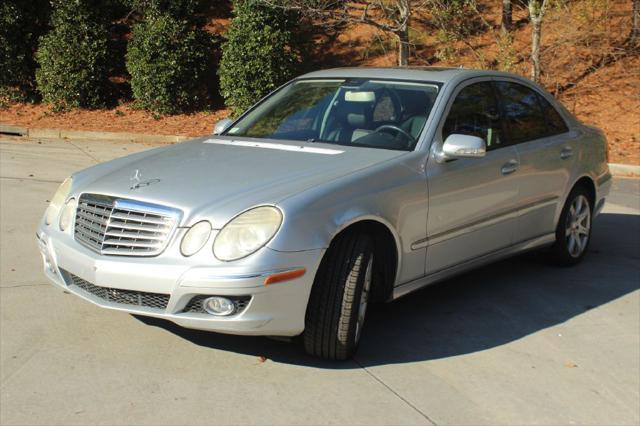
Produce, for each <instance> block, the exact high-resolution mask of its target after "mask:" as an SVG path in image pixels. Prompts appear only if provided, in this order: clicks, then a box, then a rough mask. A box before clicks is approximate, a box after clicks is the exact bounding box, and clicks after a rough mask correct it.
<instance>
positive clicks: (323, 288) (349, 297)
mask: <svg viewBox="0 0 640 426" xmlns="http://www.w3.org/2000/svg"><path fill="white" fill-rule="evenodd" d="M373 251H374V245H373V239H372V238H371V237H370V236H368V235H366V234H359V233H355V232H348V233H346V234H344V235H339V236H338V237H337V238H336V239H335V240H334V241H333V242H332V243H331V246H330V247H329V249H328V250H327V253H326V254H325V255H324V257H323V259H322V262H321V263H320V267H319V269H318V272H317V274H316V277H315V280H314V283H313V288H312V289H311V296H310V298H309V304H308V306H307V314H306V317H305V331H304V334H303V339H304V347H305V350H306V351H307V353H309V354H310V355H314V356H317V357H320V358H324V359H330V360H345V359H348V358H350V357H351V356H352V355H353V353H354V352H355V351H356V349H357V347H358V343H359V341H360V336H361V335H362V328H363V326H364V320H365V317H366V313H367V307H368V305H369V295H370V293H371V283H372V277H373Z"/></svg>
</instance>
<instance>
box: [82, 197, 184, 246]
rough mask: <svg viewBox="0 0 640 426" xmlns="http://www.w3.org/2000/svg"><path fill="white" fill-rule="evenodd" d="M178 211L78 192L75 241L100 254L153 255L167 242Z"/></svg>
mask: <svg viewBox="0 0 640 426" xmlns="http://www.w3.org/2000/svg"><path fill="white" fill-rule="evenodd" d="M179 218H180V211H179V210H176V209H173V208H169V207H164V206H159V205H156V204H150V203H143V202H140V201H134V200H127V199H121V198H115V197H109V196H106V195H97V194H82V195H81V196H80V199H79V201H78V208H77V210H76V221H75V231H74V234H75V238H76V241H78V242H79V243H81V244H83V245H84V246H86V247H88V248H90V249H92V250H93V251H96V252H98V253H101V254H107V255H117V256H155V255H157V254H159V253H160V252H162V250H164V248H165V247H166V245H167V243H168V242H169V238H170V237H171V234H172V233H173V231H174V229H175V228H176V225H177V224H178V220H179Z"/></svg>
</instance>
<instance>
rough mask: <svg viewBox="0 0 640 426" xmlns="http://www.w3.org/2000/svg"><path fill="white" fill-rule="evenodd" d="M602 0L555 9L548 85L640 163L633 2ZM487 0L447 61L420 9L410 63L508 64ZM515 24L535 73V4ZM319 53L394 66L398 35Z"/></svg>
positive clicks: (94, 121)
mask: <svg viewBox="0 0 640 426" xmlns="http://www.w3.org/2000/svg"><path fill="white" fill-rule="evenodd" d="M602 2H605V3H607V4H608V5H609V8H608V9H605V10H606V12H602V11H601V10H602V8H598V5H597V4H600V3H602ZM592 3H593V4H592ZM596 3H597V4H596ZM600 3H598V2H595V3H594V2H590V1H584V2H575V3H568V4H569V5H570V7H564V8H561V9H551V10H549V11H548V12H547V14H546V15H545V22H544V24H543V25H544V26H543V32H542V46H543V49H542V51H541V56H542V63H543V74H542V84H543V85H544V86H545V87H546V88H547V89H548V90H549V91H550V92H552V93H554V94H556V95H557V97H558V98H559V99H560V100H561V101H562V102H563V103H564V104H565V105H566V106H567V108H568V109H569V110H571V111H573V112H574V113H575V114H576V115H577V117H578V118H579V119H580V120H582V121H583V122H585V123H588V124H593V125H595V126H598V127H600V128H602V129H604V130H605V132H606V134H607V138H608V141H609V148H610V161H611V162H615V163H627V164H640V113H639V112H638V111H640V56H639V54H638V51H637V50H636V52H631V53H630V54H628V55H626V56H625V55H620V54H619V52H621V49H622V47H623V46H624V42H625V38H626V36H627V35H628V34H629V28H630V16H631V10H630V9H631V2H629V1H622V0H601V1H600ZM478 4H479V8H480V10H481V12H482V17H483V18H484V19H485V20H486V22H487V23H488V24H489V25H490V26H492V27H493V28H494V29H493V30H486V29H485V30H484V31H479V32H478V34H476V35H473V36H471V37H469V38H468V39H467V43H461V42H457V43H453V42H452V43H448V44H447V46H449V47H452V48H453V51H454V54H453V55H451V56H450V57H449V58H447V59H439V56H438V55H437V54H436V53H437V50H438V48H442V46H443V44H442V43H441V42H439V41H438V40H437V39H436V30H435V29H433V28H429V27H428V16H425V17H424V18H426V19H422V18H423V17H422V16H416V19H414V20H413V23H412V39H413V41H414V43H415V46H413V48H412V57H411V64H412V65H433V66H459V65H463V66H465V67H469V68H499V67H500V66H499V63H498V62H497V58H498V47H497V44H496V40H497V36H498V28H499V20H500V2H495V1H489V0H484V1H483V0H481V1H479V2H478ZM602 13H606V14H607V15H606V16H604V19H596V20H594V16H599V15H598V14H602ZM600 16H601V15H600ZM227 18H228V11H225V13H223V14H220V16H214V15H212V16H211V21H210V23H209V24H208V25H207V28H208V29H209V30H210V31H211V32H215V33H218V34H220V33H222V32H224V30H225V28H226V26H227V25H228V19H227ZM514 22H515V27H516V29H515V30H514V31H513V44H512V52H513V64H512V66H511V67H510V69H509V70H510V71H511V72H515V73H518V74H522V75H528V74H529V49H530V47H529V46H530V37H531V32H530V25H529V23H528V20H527V11H526V9H524V8H520V9H516V10H514ZM594 22H595V24H594ZM316 51H317V54H316V56H317V57H318V59H319V60H320V63H321V64H320V65H318V67H321V68H326V67H332V66H392V65H395V42H394V40H393V39H390V38H389V37H388V36H386V35H385V34H382V33H380V32H379V31H378V30H376V29H373V28H372V27H370V26H367V25H352V26H350V27H348V28H346V29H344V30H343V31H342V32H340V33H339V34H337V35H336V36H334V37H331V36H327V35H319V36H317V37H316ZM612 52H613V54H614V57H613V60H610V59H611V58H610V56H612ZM440 57H441V55H440ZM603 58H604V59H607V58H608V59H607V60H606V61H603ZM227 115H228V111H227V110H225V109H219V110H215V111H209V112H199V113H194V114H185V115H175V116H166V117H160V118H157V117H154V116H153V115H152V114H150V113H146V112H144V111H140V110H136V109H133V108H132V107H131V103H127V102H125V103H123V104H122V105H120V106H119V107H117V108H115V109H110V110H94V111H83V110H79V111H71V112H65V113H53V112H51V111H50V109H49V107H47V106H46V105H42V104H40V105H32V104H10V105H8V106H7V107H5V108H0V123H3V124H14V125H19V126H25V127H39V128H65V129H73V130H98V131H99V130H102V131H114V132H136V133H150V134H168V135H186V136H198V135H206V134H209V133H211V129H212V127H213V124H214V123H215V122H216V121H217V120H219V119H221V118H224V117H226V116H227Z"/></svg>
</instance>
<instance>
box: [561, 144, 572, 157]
mask: <svg viewBox="0 0 640 426" xmlns="http://www.w3.org/2000/svg"><path fill="white" fill-rule="evenodd" d="M572 155H573V149H571V147H570V146H567V147H564V148H562V151H560V158H562V159H563V160H566V159H567V158H571V156H572Z"/></svg>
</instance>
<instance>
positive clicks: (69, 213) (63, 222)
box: [58, 198, 76, 232]
mask: <svg viewBox="0 0 640 426" xmlns="http://www.w3.org/2000/svg"><path fill="white" fill-rule="evenodd" d="M75 216H76V200H75V199H73V198H72V199H70V200H69V201H67V204H65V206H64V208H63V209H62V213H61V214H60V222H58V226H59V227H60V230H61V231H63V232H64V231H66V230H67V228H69V227H70V226H71V222H73V219H74V218H75Z"/></svg>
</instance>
